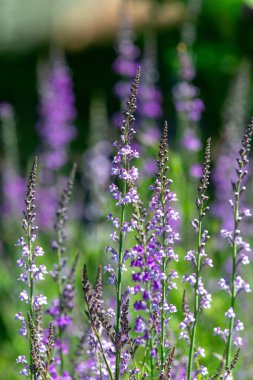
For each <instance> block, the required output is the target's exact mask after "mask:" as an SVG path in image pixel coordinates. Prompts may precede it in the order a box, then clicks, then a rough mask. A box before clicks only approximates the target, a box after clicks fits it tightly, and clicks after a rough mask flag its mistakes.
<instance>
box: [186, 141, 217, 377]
mask: <svg viewBox="0 0 253 380" xmlns="http://www.w3.org/2000/svg"><path fill="white" fill-rule="evenodd" d="M210 144H211V140H210V139H208V141H207V146H206V151H205V159H204V164H203V174H202V177H201V180H200V184H199V187H198V192H199V197H198V198H197V200H196V206H197V211H198V218H197V219H194V220H193V222H192V226H193V229H194V231H195V233H196V234H197V249H196V250H191V251H189V252H187V254H186V255H185V260H186V261H189V262H190V263H191V264H192V265H193V268H194V272H193V273H192V274H190V275H185V276H184V277H183V282H186V283H189V284H190V285H191V287H192V288H193V291H194V307H193V312H191V311H190V308H189V307H188V304H187V299H186V296H185V297H184V320H183V322H181V323H180V325H179V327H180V329H181V330H182V331H181V333H180V338H183V339H185V340H186V341H187V342H188V343H189V345H190V347H189V359H188V370H187V380H190V379H191V378H192V377H191V376H192V367H193V360H196V358H198V357H199V356H205V350H204V349H203V348H201V347H199V348H198V349H197V351H195V344H196V343H195V339H196V329H197V322H198V318H199V313H200V311H201V310H202V309H209V308H210V307H211V302H212V297H211V294H210V293H208V291H207V289H206V288H205V286H204V283H203V281H202V276H201V272H202V270H203V268H204V267H205V266H209V267H213V262H212V259H210V258H209V257H208V256H207V254H206V251H205V246H206V242H207V241H208V239H209V234H208V231H207V230H203V225H202V223H203V218H204V216H205V214H206V211H207V210H208V209H209V207H208V206H206V202H207V200H208V196H207V194H206V192H207V187H208V184H209V177H210ZM194 351H195V352H194ZM198 374H202V375H207V374H208V371H207V368H206V367H204V366H201V367H200V369H199V370H197V372H196V373H195V377H196V378H197V375H198Z"/></svg>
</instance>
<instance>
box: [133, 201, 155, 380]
mask: <svg viewBox="0 0 253 380" xmlns="http://www.w3.org/2000/svg"><path fill="white" fill-rule="evenodd" d="M136 214H137V216H138V219H139V220H140V221H141V214H140V209H139V207H138V205H136ZM140 228H141V234H142V236H143V241H142V242H143V249H144V254H145V270H147V269H148V268H147V236H146V231H145V227H144V225H143V222H141V225H140ZM147 291H148V312H149V318H150V319H151V317H152V308H151V290H150V282H148V283H147ZM152 348H153V333H152V331H150V338H149V361H150V380H153V379H154V359H153V356H152V355H151V350H152ZM146 351H147V345H146V349H145V354H144V358H143V365H142V366H144V363H145V361H146Z"/></svg>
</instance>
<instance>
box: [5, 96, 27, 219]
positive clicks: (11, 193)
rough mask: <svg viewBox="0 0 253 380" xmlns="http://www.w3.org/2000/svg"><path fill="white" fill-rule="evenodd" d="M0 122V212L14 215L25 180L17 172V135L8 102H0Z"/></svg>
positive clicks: (22, 192) (20, 201)
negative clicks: (0, 144)
mask: <svg viewBox="0 0 253 380" xmlns="http://www.w3.org/2000/svg"><path fill="white" fill-rule="evenodd" d="M0 122H1V125H2V141H3V147H4V163H3V166H4V168H3V170H2V173H3V177H2V196H3V205H2V207H1V212H2V213H3V214H5V215H8V217H16V216H17V210H19V209H20V207H21V206H22V204H23V200H24V195H25V181H24V179H23V178H22V177H21V175H20V174H19V167H18V159H19V157H18V147H17V145H18V144H17V135H16V126H15V119H14V110H13V108H12V106H11V105H10V104H9V103H6V102H2V103H0Z"/></svg>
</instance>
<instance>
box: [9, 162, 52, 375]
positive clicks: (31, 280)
mask: <svg viewBox="0 0 253 380" xmlns="http://www.w3.org/2000/svg"><path fill="white" fill-rule="evenodd" d="M36 174H37V158H35V160H34V163H33V166H32V170H31V173H30V176H29V181H28V185H27V191H26V199H25V205H26V208H25V210H24V219H23V222H22V226H23V230H24V233H25V238H24V237H21V238H19V240H18V242H17V244H16V245H17V246H19V247H21V249H22V250H21V252H20V259H18V261H17V266H18V267H19V268H22V269H23V272H22V273H21V274H20V276H19V278H18V280H19V281H21V282H22V283H23V284H24V285H25V286H26V289H23V290H22V291H21V292H20V295H19V299H20V301H22V302H24V303H25V304H26V305H27V306H26V311H27V312H28V313H29V317H28V323H27V322H26V320H25V317H24V316H23V314H22V313H21V312H19V313H18V314H16V315H15V319H16V320H19V321H20V322H21V329H20V330H19V334H20V335H23V336H25V337H27V338H28V339H29V345H30V363H29V366H28V364H27V363H28V362H27V359H26V358H25V357H23V356H22V360H21V359H20V360H18V362H20V363H23V364H24V369H23V370H22V371H21V372H22V374H23V375H25V376H29V375H30V377H31V379H33V378H34V379H35V378H36V376H37V372H38V368H37V366H36V363H35V361H34V360H35V356H36V355H37V354H36V353H35V354H34V350H35V348H34V339H35V328H34V325H35V321H36V313H37V311H38V310H40V308H41V306H43V305H45V304H47V298H46V297H45V296H44V295H43V294H36V295H35V285H36V283H37V282H38V281H41V280H44V274H46V273H47V270H46V267H45V266H44V265H37V263H36V260H37V257H38V256H43V254H44V251H43V249H42V248H41V247H39V246H35V241H36V234H37V226H36V224H35V216H36V213H35V186H36ZM27 324H28V328H29V333H28V331H27ZM37 350H39V351H43V350H44V344H43V341H42V336H41V335H40V334H37V333H36V351H37ZM38 373H40V372H38Z"/></svg>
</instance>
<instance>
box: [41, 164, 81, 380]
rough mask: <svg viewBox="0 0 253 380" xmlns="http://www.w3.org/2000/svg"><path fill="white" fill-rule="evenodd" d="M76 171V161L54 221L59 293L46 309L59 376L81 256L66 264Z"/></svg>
mask: <svg viewBox="0 0 253 380" xmlns="http://www.w3.org/2000/svg"><path fill="white" fill-rule="evenodd" d="M75 175H76V164H74V165H73V168H72V170H71V173H70V175H69V179H68V181H67V184H66V186H65V188H64V189H63V191H62V194H61V196H60V200H59V203H58V209H57V212H56V221H55V232H56V240H55V241H54V242H53V243H52V248H53V250H54V251H55V253H56V256H57V264H55V265H54V269H55V270H54V271H51V272H50V274H51V276H52V277H53V279H54V280H55V282H56V283H57V290H58V295H57V298H55V299H53V301H52V303H51V305H50V307H49V309H48V310H47V313H48V314H50V315H51V316H52V317H53V324H54V326H55V329H56V333H57V340H56V353H57V356H56V362H57V365H55V366H54V368H53V370H54V372H56V373H57V370H58V367H59V372H60V376H63V373H67V372H66V369H65V367H64V348H66V346H67V345H66V342H65V341H64V337H65V331H66V328H67V327H68V326H70V325H71V324H72V317H71V312H72V310H73V308H74V293H75V287H74V279H75V272H76V266H77V263H78V258H79V256H78V255H77V256H76V257H75V259H74V262H73V265H72V267H71V268H67V258H65V257H64V256H63V255H64V253H65V250H66V248H65V240H66V232H65V226H66V222H67V219H68V207H69V203H70V198H71V195H72V191H73V186H74V181H75ZM67 352H68V351H67V350H65V354H67Z"/></svg>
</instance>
